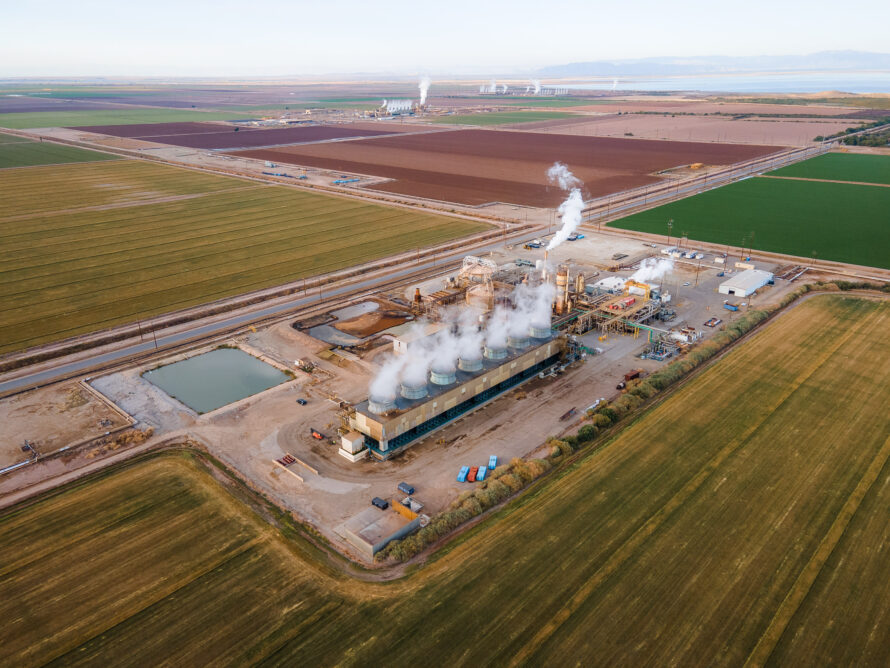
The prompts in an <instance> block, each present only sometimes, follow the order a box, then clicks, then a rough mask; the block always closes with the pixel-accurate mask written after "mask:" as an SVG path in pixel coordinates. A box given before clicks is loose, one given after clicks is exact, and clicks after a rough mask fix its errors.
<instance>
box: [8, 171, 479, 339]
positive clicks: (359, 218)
mask: <svg viewBox="0 0 890 668" xmlns="http://www.w3.org/2000/svg"><path fill="white" fill-rule="evenodd" d="M487 227H488V226H487V225H485V224H484V223H476V222H471V221H466V220H460V219H453V218H447V217H444V216H437V215H431V214H426V213H420V212H414V211H409V210H406V209H397V208H388V207H383V206H379V205H373V204H366V203H363V202H360V201H357V200H349V199H341V198H335V197H329V196H325V195H317V194H314V193H308V192H303V191H298V190H295V189H291V188H287V187H283V186H267V185H263V184H259V183H256V182H252V181H242V180H238V179H232V178H227V177H219V176H214V175H208V174H203V173H200V172H194V171H190V170H182V169H177V168H173V167H167V166H162V165H154V164H149V163H144V162H134V161H124V160H121V161H116V162H114V163H109V162H102V163H89V164H77V165H62V166H56V167H31V168H28V169H9V170H3V171H2V172H0V352H8V351H11V350H17V349H21V348H25V347H28V346H33V345H36V344H39V343H44V342H47V341H51V340H56V339H60V338H65V337H68V336H72V335H75V334H79V333H83V332H89V331H93V330H96V329H102V328H105V327H110V326H112V325H115V324H120V323H123V322H131V321H133V320H136V319H141V318H144V317H146V316H148V315H150V314H159V313H164V312H167V311H172V310H176V309H179V308H184V307H187V306H193V305H195V304H200V303H204V302H207V301H212V300H215V299H220V298H222V297H228V296H232V295H237V294H241V293H243V292H248V291H251V290H255V289H259V288H264V287H270V286H274V285H280V284H283V283H286V282H288V281H292V280H296V279H299V278H303V277H307V276H314V275H318V274H323V273H328V272H331V271H335V270H337V269H342V268H344V267H349V266H352V265H355V264H360V263H362V262H365V261H368V260H372V259H376V258H380V257H384V256H386V255H392V254H395V253H398V252H401V251H406V250H412V249H415V248H422V247H425V246H428V245H434V244H437V243H442V242H445V241H449V240H452V239H455V238H459V237H462V236H465V235H468V234H472V233H474V232H479V231H481V230H484V229H487Z"/></svg>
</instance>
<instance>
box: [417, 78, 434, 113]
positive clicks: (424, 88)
mask: <svg viewBox="0 0 890 668" xmlns="http://www.w3.org/2000/svg"><path fill="white" fill-rule="evenodd" d="M432 83H433V82H432V81H431V80H430V78H429V77H423V78H422V79H421V80H420V84H418V86H417V87H418V88H419V89H420V106H421V107H422V106H423V105H425V104H426V95H427V93H428V92H429V90H430V85H431V84H432Z"/></svg>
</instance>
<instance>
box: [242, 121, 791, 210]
mask: <svg viewBox="0 0 890 668" xmlns="http://www.w3.org/2000/svg"><path fill="white" fill-rule="evenodd" d="M776 150H777V149H776V148H775V147H769V146H756V145H747V146H742V145H737V144H705V143H700V142H698V143H696V142H667V141H646V140H642V139H640V140H637V139H618V138H612V137H569V136H565V135H558V134H542V133H538V132H510V131H501V130H482V129H478V130H476V129H473V130H451V131H442V132H429V133H424V134H410V135H409V134H405V135H395V136H392V137H377V138H374V139H357V140H354V141H348V142H329V143H325V144H313V145H305V146H293V147H287V146H285V147H281V148H276V149H265V150H255V151H240V152H237V153H234V155H241V156H244V157H249V158H258V159H261V160H272V161H274V162H280V163H285V164H288V163H289V164H294V165H305V166H309V167H319V168H321V169H331V170H338V171H343V172H351V173H356V174H367V175H373V176H380V177H385V178H390V179H393V181H391V182H387V183H381V184H375V185H374V186H373V188H374V189H375V190H381V191H385V192H390V193H398V194H402V195H411V196H417V197H424V198H429V199H435V200H441V201H446V202H459V203H462V204H469V205H480V204H486V203H488V202H510V203H513V204H527V205H530V206H556V205H558V204H559V203H560V202H562V200H564V199H565V196H566V195H565V193H564V192H563V191H561V190H560V189H559V188H557V187H555V186H553V185H552V184H550V183H548V181H547V170H548V169H549V168H550V167H551V166H552V165H553V163H554V162H556V161H559V162H563V163H565V164H566V165H567V166H568V167H569V169H571V170H572V171H573V172H574V174H575V176H577V177H578V178H579V179H581V180H582V181H583V182H584V189H585V195H587V196H591V197H596V196H600V195H606V194H609V193H614V192H619V191H621V190H625V189H627V188H633V187H636V186H641V185H646V184H649V183H657V182H659V181H660V178H659V177H658V176H655V173H656V172H658V171H661V170H664V169H669V168H671V167H676V166H679V165H688V164H690V163H693V162H702V163H705V164H707V165H728V164H732V163H735V162H739V161H741V160H747V159H750V158H755V157H758V156H762V155H768V154H770V153H773V152H775V151H776Z"/></svg>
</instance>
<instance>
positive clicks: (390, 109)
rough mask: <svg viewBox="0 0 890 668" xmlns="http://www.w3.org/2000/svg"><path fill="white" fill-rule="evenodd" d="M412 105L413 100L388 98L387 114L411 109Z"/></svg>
mask: <svg viewBox="0 0 890 668" xmlns="http://www.w3.org/2000/svg"><path fill="white" fill-rule="evenodd" d="M412 106H414V102H413V100H389V101H388V102H387V103H386V111H387V113H389V114H395V113H399V112H402V111H411V107H412Z"/></svg>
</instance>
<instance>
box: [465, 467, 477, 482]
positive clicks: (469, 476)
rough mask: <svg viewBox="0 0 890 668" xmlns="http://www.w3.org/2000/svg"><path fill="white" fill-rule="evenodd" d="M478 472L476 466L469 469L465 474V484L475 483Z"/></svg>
mask: <svg viewBox="0 0 890 668" xmlns="http://www.w3.org/2000/svg"><path fill="white" fill-rule="evenodd" d="M478 472H479V468H478V467H476V466H471V467H470V472H469V473H468V474H467V482H476V473H478Z"/></svg>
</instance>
